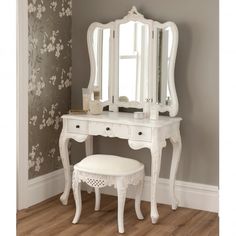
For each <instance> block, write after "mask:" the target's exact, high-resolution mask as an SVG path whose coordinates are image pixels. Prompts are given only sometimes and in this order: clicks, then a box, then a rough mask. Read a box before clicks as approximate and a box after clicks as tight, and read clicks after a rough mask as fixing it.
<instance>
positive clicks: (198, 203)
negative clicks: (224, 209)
mask: <svg viewBox="0 0 236 236" xmlns="http://www.w3.org/2000/svg"><path fill="white" fill-rule="evenodd" d="M150 186H151V178H150V176H146V177H145V181H144V189H143V194H142V200H143V201H150ZM175 188H176V196H177V199H178V200H179V206H180V207H187V208H192V209H198V210H204V211H211V212H218V210H219V191H218V187H217V186H212V185H205V184H198V183H191V182H184V181H176V187H175ZM101 192H102V193H105V194H108V195H113V196H116V195H117V194H116V189H114V188H110V187H105V188H103V189H102V190H101ZM134 196H135V191H134V188H133V187H132V186H130V187H129V189H128V191H127V197H128V198H132V199H134ZM157 203H162V204H168V205H170V204H171V203H170V197H169V180H168V179H162V178H160V179H159V183H158V187H157Z"/></svg>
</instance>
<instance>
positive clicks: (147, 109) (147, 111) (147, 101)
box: [143, 98, 151, 118]
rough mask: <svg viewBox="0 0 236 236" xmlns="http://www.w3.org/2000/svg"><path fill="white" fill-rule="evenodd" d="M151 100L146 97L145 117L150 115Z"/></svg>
mask: <svg viewBox="0 0 236 236" xmlns="http://www.w3.org/2000/svg"><path fill="white" fill-rule="evenodd" d="M150 101H151V99H150V98H146V99H145V102H144V106H143V112H144V116H145V118H149V116H150Z"/></svg>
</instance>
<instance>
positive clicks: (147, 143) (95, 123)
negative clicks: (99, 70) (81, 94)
mask: <svg viewBox="0 0 236 236" xmlns="http://www.w3.org/2000/svg"><path fill="white" fill-rule="evenodd" d="M62 118H63V129H62V132H61V136H60V140H59V146H60V153H61V158H62V163H63V168H64V171H65V190H64V193H63V194H62V196H61V198H60V200H61V202H62V203H63V204H64V205H66V204H67V201H68V196H69V192H70V189H71V171H70V162H69V155H68V142H69V139H74V140H75V141H77V142H85V144H86V155H91V154H92V153H93V136H94V135H101V136H104V137H117V138H122V139H127V140H128V144H129V146H130V147H131V148H132V149H135V150H137V149H140V148H148V149H150V152H151V193H150V196H151V213H150V214H151V219H152V223H156V222H157V220H158V217H159V214H158V211H157V204H156V190H157V182H158V177H159V172H160V166H161V153H162V148H163V147H165V146H166V139H170V141H171V143H172V145H173V155H172V163H171V170H170V196H171V204H172V209H176V208H177V205H178V201H177V199H176V196H175V177H176V172H177V168H178V163H179V159H180V153H181V136H180V131H179V126H180V121H181V118H170V117H164V116H160V117H159V120H149V119H142V120H138V119H134V118H133V114H131V113H122V112H103V113H102V114H101V115H89V114H88V115H87V114H84V115H63V116H62Z"/></svg>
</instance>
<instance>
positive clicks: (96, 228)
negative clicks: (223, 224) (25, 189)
mask: <svg viewBox="0 0 236 236" xmlns="http://www.w3.org/2000/svg"><path fill="white" fill-rule="evenodd" d="M82 199H83V209H82V214H81V218H80V221H79V223H78V224H76V225H73V224H72V223H71V221H72V219H73V217H74V213H75V205H74V199H73V196H72V194H71V195H70V199H69V203H68V205H67V206H63V205H62V204H61V203H60V201H59V196H56V197H53V198H51V199H49V200H47V201H45V202H43V203H40V204H38V205H35V206H33V207H30V208H28V209H25V210H22V211H19V212H18V213H17V235H19V236H21V235H22V236H23V235H24V236H25V235H43V236H49V235H60V236H72V235H76V236H78V235H79V236H114V235H121V234H118V233H117V222H116V213H117V212H116V207H117V198H116V197H113V196H107V195H102V201H101V210H100V211H99V212H95V211H94V194H93V193H92V194H88V193H86V192H83V193H82ZM149 208H150V205H149V203H148V202H142V211H143V214H144V217H145V219H144V220H142V221H139V220H138V219H137V218H136V216H135V211H134V200H132V199H126V205H125V215H124V222H125V235H128V236H134V235H137V236H142V235H146V236H154V235H155V236H168V235H179V236H185V235H186V236H187V235H196V236H215V235H219V219H218V215H217V214H215V213H210V212H206V211H198V210H193V209H188V208H178V209H177V210H176V211H172V210H171V208H170V206H169V205H163V204H158V210H159V214H160V218H159V221H158V224H156V225H152V224H151V221H150V217H149Z"/></svg>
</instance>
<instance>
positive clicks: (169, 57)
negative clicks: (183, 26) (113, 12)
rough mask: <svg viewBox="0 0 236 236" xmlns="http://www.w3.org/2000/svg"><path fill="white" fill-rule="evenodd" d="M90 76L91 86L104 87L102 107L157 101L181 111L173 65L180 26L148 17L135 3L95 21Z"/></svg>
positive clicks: (164, 107)
mask: <svg viewBox="0 0 236 236" xmlns="http://www.w3.org/2000/svg"><path fill="white" fill-rule="evenodd" d="M87 37H88V38H87V39H88V49H89V56H90V66H91V75H90V82H89V86H88V88H89V91H90V92H91V93H92V91H93V90H95V89H96V90H99V91H100V101H101V102H102V103H103V106H107V105H108V106H109V109H110V110H112V111H117V110H118V107H126V108H129V107H132V108H143V107H144V104H145V102H152V103H154V104H155V105H156V106H157V108H158V111H160V112H165V111H168V112H169V114H170V116H175V115H176V114H177V112H178V99H177V94H176V90H175V83H174V66H175V58H176V51H177V44H178V30H177V27H176V25H175V24H174V23H173V22H166V23H164V24H161V23H159V22H157V21H153V20H150V19H146V18H144V16H143V15H142V14H140V13H139V12H138V11H137V9H136V8H135V7H133V8H132V9H131V10H130V11H129V13H128V15H127V16H125V17H124V18H123V19H119V20H115V21H114V22H110V23H108V24H100V23H97V22H95V23H93V24H91V25H90V27H89V29H88V35H87Z"/></svg>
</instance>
